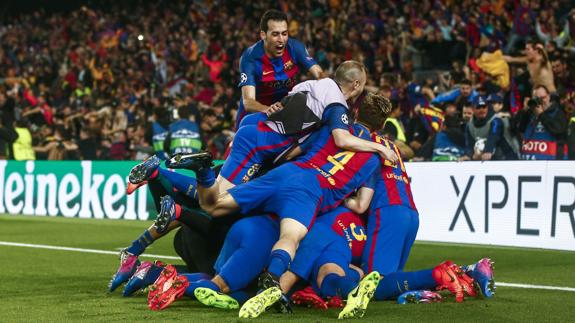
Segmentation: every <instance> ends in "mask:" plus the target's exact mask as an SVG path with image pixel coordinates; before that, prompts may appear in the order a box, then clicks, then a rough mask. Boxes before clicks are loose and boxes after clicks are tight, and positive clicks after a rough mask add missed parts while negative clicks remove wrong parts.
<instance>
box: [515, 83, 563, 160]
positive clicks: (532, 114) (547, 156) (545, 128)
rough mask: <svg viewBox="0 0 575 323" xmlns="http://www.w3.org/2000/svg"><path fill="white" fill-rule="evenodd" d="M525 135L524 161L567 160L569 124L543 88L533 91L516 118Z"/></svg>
mask: <svg viewBox="0 0 575 323" xmlns="http://www.w3.org/2000/svg"><path fill="white" fill-rule="evenodd" d="M517 120H518V129H519V131H520V132H521V134H522V135H523V141H522V145H521V158H522V159H528V160H531V159H534V160H553V159H566V158H567V157H566V156H567V146H566V144H565V143H566V136H567V126H568V120H567V117H566V116H565V113H564V112H563V110H562V109H561V106H560V105H559V104H558V103H557V102H556V101H555V100H552V99H551V93H550V92H549V90H548V89H547V88H546V87H545V86H544V85H538V86H536V87H535V88H534V90H533V97H532V98H531V99H530V100H529V101H528V103H527V104H526V105H525V107H524V108H523V110H521V111H520V112H519V113H518V114H517Z"/></svg>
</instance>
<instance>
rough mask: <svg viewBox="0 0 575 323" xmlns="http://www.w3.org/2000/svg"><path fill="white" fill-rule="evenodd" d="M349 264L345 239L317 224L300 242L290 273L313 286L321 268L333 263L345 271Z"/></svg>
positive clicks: (349, 258)
mask: <svg viewBox="0 0 575 323" xmlns="http://www.w3.org/2000/svg"><path fill="white" fill-rule="evenodd" d="M350 262H351V249H350V248H349V245H348V243H347V241H346V239H345V238H344V237H342V236H339V235H338V234H337V233H335V232H333V230H332V229H331V228H330V226H329V225H326V224H323V223H317V224H315V225H314V226H313V228H312V229H311V230H310V231H309V232H308V234H307V235H306V236H305V238H304V239H303V240H302V241H301V243H300V245H299V247H298V249H297V251H296V254H295V257H294V260H293V261H292V263H291V265H290V271H291V272H292V273H294V274H296V275H298V276H299V277H301V278H303V279H306V280H308V281H309V282H310V283H311V284H312V285H314V286H315V285H316V279H315V277H317V273H318V272H319V269H320V268H321V266H323V265H325V264H329V263H333V264H336V265H338V266H340V267H341V268H342V269H343V270H344V271H345V270H346V269H347V268H348V267H349V264H350Z"/></svg>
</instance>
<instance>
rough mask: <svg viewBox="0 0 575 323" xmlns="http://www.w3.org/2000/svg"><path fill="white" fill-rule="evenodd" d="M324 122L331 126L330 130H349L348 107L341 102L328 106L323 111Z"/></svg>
mask: <svg viewBox="0 0 575 323" xmlns="http://www.w3.org/2000/svg"><path fill="white" fill-rule="evenodd" d="M322 122H323V124H325V125H326V126H327V127H329V131H330V132H332V131H333V130H335V129H346V130H349V117H348V115H347V109H346V107H344V106H343V105H341V104H332V105H330V106H327V107H326V108H325V111H324V112H323V117H322Z"/></svg>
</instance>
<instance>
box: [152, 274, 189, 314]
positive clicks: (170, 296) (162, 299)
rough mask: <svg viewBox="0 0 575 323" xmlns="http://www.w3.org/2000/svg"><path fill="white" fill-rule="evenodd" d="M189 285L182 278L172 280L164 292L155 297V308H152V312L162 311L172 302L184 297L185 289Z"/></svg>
mask: <svg viewBox="0 0 575 323" xmlns="http://www.w3.org/2000/svg"><path fill="white" fill-rule="evenodd" d="M189 285H190V283H189V282H188V280H187V279H186V278H185V277H184V276H178V277H176V278H174V279H173V281H172V284H171V286H170V287H169V288H168V289H166V291H165V292H161V293H159V294H158V295H156V299H157V301H156V303H155V308H152V310H154V309H155V310H163V309H165V308H166V307H168V306H170V305H171V304H172V303H173V302H175V301H176V300H177V299H179V298H180V297H182V296H183V295H184V293H185V292H186V288H188V286H189Z"/></svg>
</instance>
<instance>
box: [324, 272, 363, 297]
mask: <svg viewBox="0 0 575 323" xmlns="http://www.w3.org/2000/svg"><path fill="white" fill-rule="evenodd" d="M356 286H357V281H356V280H354V279H353V278H350V277H347V276H340V275H338V274H335V273H331V274H327V276H325V277H324V279H323V281H322V282H321V287H320V292H321V295H322V296H323V297H333V296H338V295H340V296H343V297H347V294H349V293H350V292H351V291H352V290H353V289H354V288H355V287H356Z"/></svg>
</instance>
